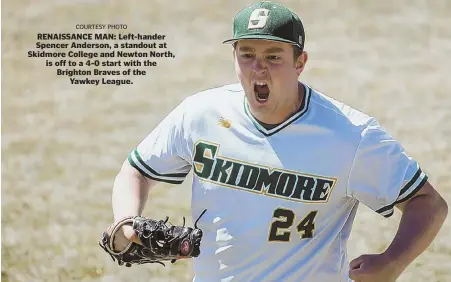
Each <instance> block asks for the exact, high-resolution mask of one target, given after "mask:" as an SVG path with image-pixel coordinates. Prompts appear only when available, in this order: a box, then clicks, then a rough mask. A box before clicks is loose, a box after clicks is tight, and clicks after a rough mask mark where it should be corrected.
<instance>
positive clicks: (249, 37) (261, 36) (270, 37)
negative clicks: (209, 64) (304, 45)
mask: <svg viewBox="0 0 451 282" xmlns="http://www.w3.org/2000/svg"><path fill="white" fill-rule="evenodd" d="M244 39H247V40H271V41H278V42H284V43H290V44H293V45H297V46H299V43H297V42H294V41H291V40H287V39H283V38H280V37H277V36H273V35H265V34H254V35H244V36H240V37H238V38H233V39H228V40H225V41H223V42H222V43H225V44H230V43H232V44H233V43H235V42H237V41H238V40H244Z"/></svg>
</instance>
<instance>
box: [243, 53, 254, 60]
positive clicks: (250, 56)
mask: <svg viewBox="0 0 451 282" xmlns="http://www.w3.org/2000/svg"><path fill="white" fill-rule="evenodd" d="M253 57H254V54H251V53H244V54H241V58H243V59H250V58H253Z"/></svg>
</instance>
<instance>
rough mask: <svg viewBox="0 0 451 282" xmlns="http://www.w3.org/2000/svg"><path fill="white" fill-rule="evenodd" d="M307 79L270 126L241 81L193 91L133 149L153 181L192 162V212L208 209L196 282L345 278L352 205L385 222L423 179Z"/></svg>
mask: <svg viewBox="0 0 451 282" xmlns="http://www.w3.org/2000/svg"><path fill="white" fill-rule="evenodd" d="M303 85H304V88H305V93H306V96H305V99H304V101H303V103H302V105H301V107H300V108H299V111H298V112H297V113H296V114H294V115H293V116H291V117H290V118H289V119H288V120H286V121H285V122H283V123H282V124H280V125H278V126H276V127H274V128H272V129H266V128H265V127H264V126H262V125H261V124H260V123H259V121H257V120H256V119H255V118H254V117H253V116H252V114H251V112H250V110H249V108H248V106H247V102H246V99H245V95H244V92H243V89H242V87H241V85H239V84H234V85H227V86H223V87H220V88H216V89H210V90H207V91H204V92H201V93H197V94H195V95H193V96H190V97H188V98H186V99H185V100H184V101H183V102H182V103H181V104H180V105H179V106H178V107H177V108H176V109H174V110H173V111H172V112H171V113H170V114H169V115H167V116H166V117H165V118H164V120H163V121H162V122H161V123H160V124H159V125H158V126H157V127H156V128H155V129H154V130H153V131H152V132H151V133H150V134H149V135H148V136H147V137H146V138H145V139H144V140H143V141H142V142H141V143H140V144H139V145H138V146H137V148H136V149H134V150H133V151H132V152H131V153H130V155H129V161H130V163H131V164H132V165H133V166H134V167H135V168H137V169H138V170H139V171H140V172H141V173H142V174H144V175H146V176H147V177H149V178H151V179H155V180H159V181H164V182H169V183H174V184H179V183H182V182H183V181H184V179H185V177H186V175H187V174H188V173H189V171H190V170H191V169H193V172H194V173H193V176H194V178H193V185H192V203H191V205H192V216H193V219H196V218H197V217H198V216H199V215H200V213H201V212H202V211H203V210H204V209H207V212H206V213H205V214H204V216H203V217H202V218H201V219H200V221H199V223H198V226H199V228H201V229H202V230H203V232H204V237H203V239H202V242H201V247H200V249H201V254H200V256H199V257H198V258H195V259H193V260H194V271H195V277H194V280H193V281H196V282H212V281H246V282H249V281H258V282H261V281H308V282H311V281H315V282H321V281H324V282H330V281H334V282H338V281H348V280H349V278H348V264H349V261H348V258H347V253H346V242H347V240H348V237H349V235H350V231H351V225H352V222H353V220H354V217H355V214H356V211H357V207H358V203H359V202H362V203H363V204H364V205H366V206H368V207H369V208H371V209H372V210H374V211H375V212H377V213H379V214H380V215H381V216H384V217H390V216H391V215H392V214H393V207H394V205H395V204H396V203H399V202H401V201H403V200H406V199H408V198H409V197H411V196H413V195H414V194H415V193H416V191H418V189H420V188H421V187H422V185H423V184H424V183H425V182H426V180H427V176H426V175H425V173H424V172H422V171H421V169H420V167H419V165H418V163H417V162H416V161H415V160H414V159H413V158H412V157H410V156H409V155H407V154H406V152H405V150H404V149H403V147H402V146H401V144H400V143H399V142H397V141H396V140H394V139H393V138H392V137H391V136H390V135H389V133H388V132H387V131H386V130H385V129H384V128H383V127H381V126H380V125H379V124H378V123H377V121H376V120H375V119H374V118H372V117H369V116H367V115H365V114H363V113H361V112H359V111H357V110H355V109H352V108H350V107H349V106H346V105H344V104H343V103H341V102H338V101H336V100H333V99H331V98H329V97H327V96H326V95H324V94H322V93H320V92H318V91H315V90H314V89H312V88H310V87H309V86H307V85H305V84H303Z"/></svg>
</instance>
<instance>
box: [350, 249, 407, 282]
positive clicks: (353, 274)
mask: <svg viewBox="0 0 451 282" xmlns="http://www.w3.org/2000/svg"><path fill="white" fill-rule="evenodd" d="M400 274H401V273H398V272H397V269H396V263H395V262H394V261H390V260H389V258H388V257H387V256H385V255H384V254H377V255H374V254H373V255H362V256H360V257H358V258H356V259H354V260H352V261H351V262H350V263H349V278H351V279H352V280H354V281H355V282H373V281H374V282H380V281H384V282H394V281H396V279H397V278H398V276H399V275H400Z"/></svg>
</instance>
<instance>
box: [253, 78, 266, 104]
mask: <svg viewBox="0 0 451 282" xmlns="http://www.w3.org/2000/svg"><path fill="white" fill-rule="evenodd" d="M254 93H255V98H256V100H257V102H259V103H262V104H263V103H265V102H266V101H268V98H269V87H268V84H266V83H265V82H255V83H254Z"/></svg>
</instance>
